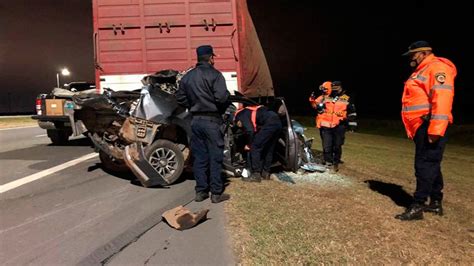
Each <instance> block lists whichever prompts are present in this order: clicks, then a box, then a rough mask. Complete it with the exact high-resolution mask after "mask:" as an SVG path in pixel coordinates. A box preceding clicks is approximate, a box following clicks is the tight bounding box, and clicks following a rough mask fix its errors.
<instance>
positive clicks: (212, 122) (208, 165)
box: [191, 116, 224, 194]
mask: <svg viewBox="0 0 474 266" xmlns="http://www.w3.org/2000/svg"><path fill="white" fill-rule="evenodd" d="M221 124H222V121H221V120H220V119H218V118H214V117H205V116H202V117H201V116H199V117H194V118H193V120H192V122H191V129H192V136H191V152H192V154H193V159H194V164H193V172H194V178H195V179H196V192H208V191H210V192H211V193H212V194H222V192H223V190H224V185H223V180H222V177H221V171H222V161H223V158H224V136H223V134H222V132H221V131H220V126H221Z"/></svg>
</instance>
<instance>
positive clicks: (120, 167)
mask: <svg viewBox="0 0 474 266" xmlns="http://www.w3.org/2000/svg"><path fill="white" fill-rule="evenodd" d="M99 159H100V162H101V163H102V167H103V169H104V170H106V171H110V172H113V173H122V172H127V171H130V168H128V166H127V165H126V164H125V161H124V160H120V159H116V158H114V157H112V156H110V155H108V154H107V153H105V152H104V151H102V150H100V151H99Z"/></svg>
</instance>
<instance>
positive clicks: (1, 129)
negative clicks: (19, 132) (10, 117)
mask: <svg viewBox="0 0 474 266" xmlns="http://www.w3.org/2000/svg"><path fill="white" fill-rule="evenodd" d="M34 127H37V128H39V127H38V125H36V126H27V127H9V128H0V131H4V130H12V129H25V128H34Z"/></svg>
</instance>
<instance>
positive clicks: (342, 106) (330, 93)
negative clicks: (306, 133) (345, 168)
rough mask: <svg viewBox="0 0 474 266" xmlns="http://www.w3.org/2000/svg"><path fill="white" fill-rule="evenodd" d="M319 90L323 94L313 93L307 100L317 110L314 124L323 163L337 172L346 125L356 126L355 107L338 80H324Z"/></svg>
mask: <svg viewBox="0 0 474 266" xmlns="http://www.w3.org/2000/svg"><path fill="white" fill-rule="evenodd" d="M320 90H321V91H322V93H323V94H322V95H320V96H319V97H317V98H316V96H315V95H314V93H313V94H312V95H311V96H310V97H309V102H310V103H311V106H312V107H313V108H315V109H316V110H317V112H318V115H317V116H316V126H317V127H318V128H319V133H320V136H321V142H322V146H323V164H325V165H327V166H329V167H331V168H332V170H333V171H336V172H337V171H338V170H339V164H340V163H342V161H341V156H342V145H343V144H344V139H345V131H346V126H348V125H349V126H350V128H351V127H352V129H353V128H354V126H357V122H356V121H355V118H356V113H355V107H354V105H353V104H352V103H350V102H349V100H350V97H349V96H348V95H346V94H345V93H344V91H343V89H342V84H341V82H340V81H334V82H331V81H326V82H324V83H323V84H322V85H321V86H320ZM348 114H349V115H348Z"/></svg>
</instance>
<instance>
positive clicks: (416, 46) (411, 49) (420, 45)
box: [403, 41, 432, 56]
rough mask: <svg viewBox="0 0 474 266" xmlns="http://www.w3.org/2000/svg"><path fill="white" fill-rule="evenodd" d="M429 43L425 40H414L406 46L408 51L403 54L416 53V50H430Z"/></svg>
mask: <svg viewBox="0 0 474 266" xmlns="http://www.w3.org/2000/svg"><path fill="white" fill-rule="evenodd" d="M431 50H432V48H431V45H430V44H429V43H428V42H427V41H416V42H414V43H412V44H410V46H408V51H406V52H405V53H404V54H403V56H406V55H409V54H412V53H416V52H421V51H431Z"/></svg>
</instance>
